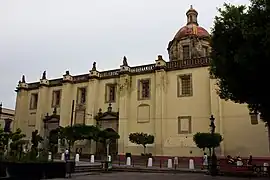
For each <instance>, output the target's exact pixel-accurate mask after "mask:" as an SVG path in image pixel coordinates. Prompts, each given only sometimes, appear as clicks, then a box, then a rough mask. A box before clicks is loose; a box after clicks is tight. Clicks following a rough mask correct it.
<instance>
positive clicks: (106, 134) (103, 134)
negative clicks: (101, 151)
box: [98, 128, 120, 156]
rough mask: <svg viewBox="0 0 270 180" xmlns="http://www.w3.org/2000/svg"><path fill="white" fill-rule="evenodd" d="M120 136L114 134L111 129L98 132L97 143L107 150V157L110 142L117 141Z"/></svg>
mask: <svg viewBox="0 0 270 180" xmlns="http://www.w3.org/2000/svg"><path fill="white" fill-rule="evenodd" d="M119 138H120V136H119V134H118V133H117V132H115V131H114V130H113V129H111V128H107V129H104V130H101V131H99V133H98V141H99V142H100V143H102V144H103V145H104V147H105V148H106V149H107V156H108V155H109V145H110V144H111V142H112V141H114V140H117V139H119Z"/></svg>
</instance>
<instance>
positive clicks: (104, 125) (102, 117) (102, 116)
mask: <svg viewBox="0 0 270 180" xmlns="http://www.w3.org/2000/svg"><path fill="white" fill-rule="evenodd" d="M95 119H96V122H97V125H98V126H99V127H100V128H101V129H102V130H105V129H106V130H107V131H109V132H116V133H118V126H119V112H113V111H112V105H111V103H110V104H109V106H108V109H107V111H106V112H102V110H101V109H99V112H98V114H97V115H96V117H95ZM106 151H107V149H106V144H104V143H100V142H97V144H96V156H97V157H100V158H101V157H103V156H106ZM109 154H110V155H111V156H112V157H113V158H114V157H115V156H117V154H118V140H113V141H112V142H110V145H109Z"/></svg>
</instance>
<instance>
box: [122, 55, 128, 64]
mask: <svg viewBox="0 0 270 180" xmlns="http://www.w3.org/2000/svg"><path fill="white" fill-rule="evenodd" d="M123 66H128V63H127V57H126V56H124V57H123Z"/></svg>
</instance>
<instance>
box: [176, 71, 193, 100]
mask: <svg viewBox="0 0 270 180" xmlns="http://www.w3.org/2000/svg"><path fill="white" fill-rule="evenodd" d="M192 95H193V89H192V75H191V74H183V75H179V76H178V79H177V96H178V97H188V96H192Z"/></svg>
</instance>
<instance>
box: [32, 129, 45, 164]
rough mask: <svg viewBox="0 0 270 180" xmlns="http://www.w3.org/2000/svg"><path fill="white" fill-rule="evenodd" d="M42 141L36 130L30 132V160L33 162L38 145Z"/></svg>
mask: <svg viewBox="0 0 270 180" xmlns="http://www.w3.org/2000/svg"><path fill="white" fill-rule="evenodd" d="M42 141H43V138H42V137H41V136H40V135H39V134H38V130H35V131H33V132H32V138H31V143H32V146H31V152H30V153H31V155H30V158H31V160H35V159H36V157H37V155H38V145H39V143H41V142H42Z"/></svg>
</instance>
